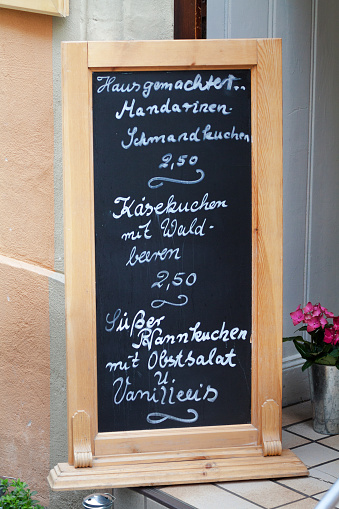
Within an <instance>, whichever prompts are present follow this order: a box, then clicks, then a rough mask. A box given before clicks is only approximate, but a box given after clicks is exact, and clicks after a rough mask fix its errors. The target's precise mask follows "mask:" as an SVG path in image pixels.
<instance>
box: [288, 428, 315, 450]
mask: <svg viewBox="0 0 339 509" xmlns="http://www.w3.org/2000/svg"><path fill="white" fill-rule="evenodd" d="M309 442H310V441H309V440H308V439H307V438H303V437H299V436H298V435H294V434H293V433H290V432H289V431H285V430H283V431H282V446H283V449H291V448H292V447H298V446H299V445H305V444H308V443H309Z"/></svg>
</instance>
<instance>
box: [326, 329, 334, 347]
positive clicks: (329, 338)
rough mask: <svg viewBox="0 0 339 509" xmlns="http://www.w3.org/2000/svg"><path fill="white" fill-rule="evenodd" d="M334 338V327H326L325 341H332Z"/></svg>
mask: <svg viewBox="0 0 339 509" xmlns="http://www.w3.org/2000/svg"><path fill="white" fill-rule="evenodd" d="M333 339H334V330H333V329H325V332H324V343H331V344H332V341H333Z"/></svg>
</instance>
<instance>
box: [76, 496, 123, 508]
mask: <svg viewBox="0 0 339 509" xmlns="http://www.w3.org/2000/svg"><path fill="white" fill-rule="evenodd" d="M114 500H115V497H113V496H112V495H110V494H109V493H93V494H92V495H88V496H87V497H85V498H84V499H83V501H82V505H83V506H84V507H85V508H86V509H111V508H112V507H113V502H114Z"/></svg>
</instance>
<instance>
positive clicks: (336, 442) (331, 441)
mask: <svg viewBox="0 0 339 509" xmlns="http://www.w3.org/2000/svg"><path fill="white" fill-rule="evenodd" d="M319 444H324V445H328V446H329V447H333V449H338V451H339V435H333V436H330V437H327V438H324V439H323V440H320V441H319Z"/></svg>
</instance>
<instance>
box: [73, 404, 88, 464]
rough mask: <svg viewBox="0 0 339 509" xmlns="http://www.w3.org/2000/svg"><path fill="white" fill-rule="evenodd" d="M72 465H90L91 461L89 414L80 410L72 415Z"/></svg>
mask: <svg viewBox="0 0 339 509" xmlns="http://www.w3.org/2000/svg"><path fill="white" fill-rule="evenodd" d="M72 424H73V450H74V466H75V468H79V467H91V466H92V463H93V456H92V449H91V423H90V418H89V415H88V414H87V413H86V412H84V411H83V410H80V411H79V412H76V413H75V414H74V415H73V418H72Z"/></svg>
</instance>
